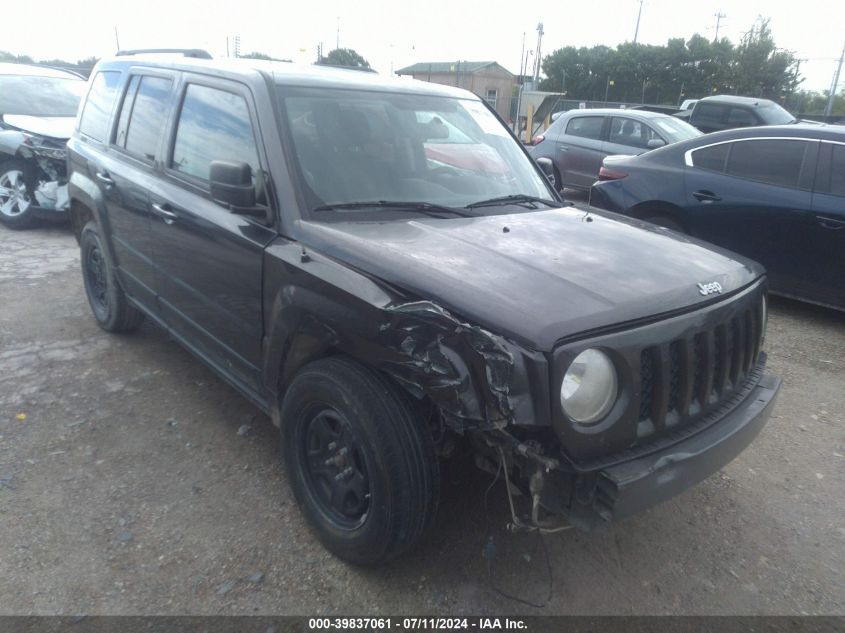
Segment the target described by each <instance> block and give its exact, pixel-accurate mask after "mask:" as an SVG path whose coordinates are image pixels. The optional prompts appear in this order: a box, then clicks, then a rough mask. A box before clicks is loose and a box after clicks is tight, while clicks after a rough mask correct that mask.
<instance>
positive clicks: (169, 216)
mask: <svg viewBox="0 0 845 633" xmlns="http://www.w3.org/2000/svg"><path fill="white" fill-rule="evenodd" d="M152 208H153V213H155V214H156V215H157V216H158V217H160V218H161V219H162V220H164V223H165V224H173V222H174V221H176V218H178V217H179V216H178V215H176V214H175V213H174V212H173V211H171V210H170V205H168V204H159V203H158V202H153V204H152Z"/></svg>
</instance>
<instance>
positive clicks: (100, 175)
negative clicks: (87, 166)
mask: <svg viewBox="0 0 845 633" xmlns="http://www.w3.org/2000/svg"><path fill="white" fill-rule="evenodd" d="M95 175H96V176H97V180H99V181H100V182H101V183H103V184H104V185H105V186H106V187H111V186H112V185H113V184H114V180H112V178H111V176H109V172H107V171H98V172H96V173H95Z"/></svg>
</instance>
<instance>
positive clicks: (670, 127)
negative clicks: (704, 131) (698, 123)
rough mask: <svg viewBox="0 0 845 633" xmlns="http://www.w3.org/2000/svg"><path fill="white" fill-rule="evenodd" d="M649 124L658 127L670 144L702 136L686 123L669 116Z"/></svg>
mask: <svg viewBox="0 0 845 633" xmlns="http://www.w3.org/2000/svg"><path fill="white" fill-rule="evenodd" d="M649 123H651V124H652V125H653V126H654V127H656V128H657V130H658V131H659V132H660V133H661V134H662V135H663V136H664V137H665V138H666V140H667V141H668V142H669V143H677V142H678V141H685V140H687V139H690V138H695V137H696V136H701V132H700V131H699V130H697V129H696V128H694V127H693V126H691V125H690V124H689V123H687V122H686V121H681V120H680V119H677V118H675V117H670V116H667V117H661V118H659V119H652V120H651V121H649Z"/></svg>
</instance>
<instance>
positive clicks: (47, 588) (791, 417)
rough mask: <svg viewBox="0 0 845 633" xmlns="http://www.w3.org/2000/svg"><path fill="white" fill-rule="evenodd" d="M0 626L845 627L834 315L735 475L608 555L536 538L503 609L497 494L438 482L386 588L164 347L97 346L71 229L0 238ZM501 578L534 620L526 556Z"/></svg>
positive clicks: (198, 374) (608, 543) (843, 400)
mask: <svg viewBox="0 0 845 633" xmlns="http://www.w3.org/2000/svg"><path fill="white" fill-rule="evenodd" d="M0 305H1V306H2V309H0V613H2V614H23V613H38V614H60V613H64V614H77V613H87V614H156V613H162V614H182V613H194V614H217V613H225V614H241V613H250V614H251V613H262V614H285V613H300V614H301V613H334V612H338V613H360V614H377V613H398V612H404V613H413V614H422V613H439V614H446V613H494V614H506V613H570V614H571V613H577V614H664V613H672V614H700V613H710V614H727V613H742V614H764V613H765V614H799V613H810V614H819V613H826V614H833V613H836V614H843V613H845V575H843V570H845V512H843V508H845V503H843V490H845V457H843V456H845V431H843V420H845V354H843V351H845V314H841V313H835V312H832V311H829V310H825V309H821V308H813V307H808V306H804V305H801V304H798V303H793V302H786V301H774V302H773V305H772V308H771V321H770V326H769V335H768V342H767V347H768V350H769V352H770V369H771V371H773V372H775V373H777V374H779V375H780V376H782V377H783V378H784V380H785V386H784V389H783V391H782V393H781V396H780V400H779V402H778V404H777V406H776V409H775V413H774V418H773V419H772V420H771V421H770V423H769V425H768V426H767V427H766V428H765V429H764V430H763V432H762V434H761V436H760V437H759V438H758V439H757V441H756V442H755V443H754V444H753V445H752V446H751V447H750V448H749V449H748V450H747V451H746V452H745V453H744V454H743V455H742V456H741V457H740V458H739V459H738V460H736V461H735V462H734V463H732V464H731V465H730V466H729V467H727V468H726V469H725V470H724V471H723V472H721V473H719V474H717V475H715V476H713V477H711V478H710V479H708V480H707V481H705V482H704V483H702V484H701V485H699V486H698V487H696V488H695V489H693V490H691V491H689V492H687V493H686V494H684V495H682V496H681V497H679V498H677V499H675V500H673V501H670V502H668V503H666V504H664V505H662V506H660V507H657V508H654V509H652V510H651V511H649V512H646V513H644V514H642V515H640V516H637V517H635V518H632V519H629V520H627V521H624V522H622V523H619V524H617V525H615V526H614V527H613V528H612V529H611V530H610V531H608V532H606V533H604V534H598V535H583V534H578V533H573V532H565V533H563V534H559V535H555V536H550V537H547V538H546V543H547V545H548V550H549V554H550V556H551V564H552V567H553V569H554V584H553V587H552V598H551V601H550V603H549V605H548V606H547V607H546V608H545V609H544V610H537V609H532V608H531V607H527V606H523V605H520V604H518V603H515V602H513V601H509V600H506V599H503V598H502V597H500V596H499V595H497V594H496V593H495V592H494V591H493V590H492V589H491V588H490V585H489V583H488V579H487V566H486V563H485V561H484V560H483V559H482V556H481V551H482V545H483V542H484V536H485V532H486V530H487V527H486V525H485V518H484V511H483V504H482V497H483V493H484V489H485V488H486V486H487V484H488V482H489V481H490V477H489V476H488V475H484V474H483V473H477V472H476V471H475V470H474V469H473V468H471V467H469V466H468V465H467V464H465V463H463V462H458V463H456V464H450V465H449V466H448V467H447V469H446V470H445V472H444V484H445V485H444V499H443V504H442V507H441V512H440V514H439V519H438V525H437V529H436V531H435V533H434V534H433V535H432V537H431V538H430V539H429V540H428V542H427V543H426V545H425V546H424V547H423V548H422V549H421V550H420V551H419V552H417V553H416V554H414V555H412V556H410V557H408V558H405V559H403V560H401V561H398V562H395V563H393V564H391V565H390V566H388V567H386V568H383V569H378V570H361V569H356V568H352V567H349V566H347V565H345V564H343V563H341V562H339V561H337V560H336V559H334V558H332V557H331V556H330V555H328V554H327V553H325V552H324V551H323V550H322V548H321V547H320V546H319V544H318V543H317V542H316V541H315V539H314V538H313V537H312V536H311V534H310V533H309V531H308V529H307V527H306V525H305V524H304V522H303V520H302V518H301V517H300V515H299V513H298V512H297V510H296V507H295V504H294V502H293V499H292V496H291V493H290V491H289V490H288V487H287V483H286V481H285V477H284V474H283V472H282V468H281V467H280V464H279V461H278V459H277V455H276V452H277V438H276V433H275V431H274V428H273V427H272V426H271V424H270V422H269V420H268V419H267V418H266V417H265V416H263V415H262V414H260V413H259V412H258V411H257V410H256V409H255V408H254V407H253V406H252V405H250V404H249V403H248V402H247V401H246V400H244V399H243V398H242V397H241V396H239V395H238V394H237V393H236V392H234V391H233V390H232V389H230V388H229V387H228V386H227V385H226V384H224V383H223V382H222V381H221V380H219V379H218V378H216V377H215V376H214V375H213V374H212V373H211V372H210V371H209V370H207V369H206V368H205V367H204V366H203V365H202V364H200V362H198V361H196V360H194V359H193V358H192V357H191V356H189V354H188V353H187V352H185V351H184V350H183V349H181V348H180V347H179V346H178V345H177V344H175V343H174V342H173V341H172V340H170V339H169V338H168V337H167V336H166V335H165V334H164V333H162V332H161V331H159V330H157V329H155V328H154V327H151V326H149V325H148V324H145V325H144V326H143V327H142V328H141V330H140V331H139V332H137V333H135V334H133V335H128V336H113V335H108V334H106V333H104V332H102V331H101V330H99V329H98V328H97V326H96V325H95V324H94V320H93V318H91V316H90V315H89V310H88V306H87V304H86V301H85V295H84V292H83V289H82V281H81V278H80V274H79V263H78V254H77V247H76V243H75V241H74V240H73V238H72V237H71V235H70V233H69V231H68V230H67V229H65V228H62V227H55V228H42V229H38V230H34V231H31V232H25V233H15V232H10V231H8V230H5V229H3V228H0ZM491 494H492V504H491V515H492V516H491V521H492V524H493V526H492V528H493V530H494V533H495V539H496V540H495V542H496V545H497V557H496V559H495V561H494V564H493V573H494V578H495V581H496V583H497V584H498V585H500V586H501V587H502V588H503V589H506V590H507V591H509V592H511V593H516V594H519V595H522V596H525V597H530V598H532V599H533V600H535V601H536V600H542V599H543V598H544V597H545V595H546V593H547V591H548V580H547V576H546V574H545V564H544V562H543V559H542V551H541V550H539V549H537V540H536V537H535V536H532V535H517V536H513V535H509V534H507V533H505V532H504V531H503V530H502V526H503V525H504V523H505V522H506V520H507V514H506V506H505V503H504V499H503V495H504V490H503V488H502V487H501V486H498V487H497V488H496V489H494V491H493V493H491Z"/></svg>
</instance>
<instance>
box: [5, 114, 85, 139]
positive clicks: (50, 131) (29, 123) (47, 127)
mask: <svg viewBox="0 0 845 633" xmlns="http://www.w3.org/2000/svg"><path fill="white" fill-rule="evenodd" d="M3 123H5V124H6V125H10V126H12V127H14V128H17V129H19V130H23V131H24V132H29V133H30V134H35V135H37V136H46V137H48V138H54V139H58V140H64V141H66V140H68V139H69V138H70V137H71V136H72V135H73V128H74V125H75V123H76V117H72V116H29V115H28V114H4V115H3Z"/></svg>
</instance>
